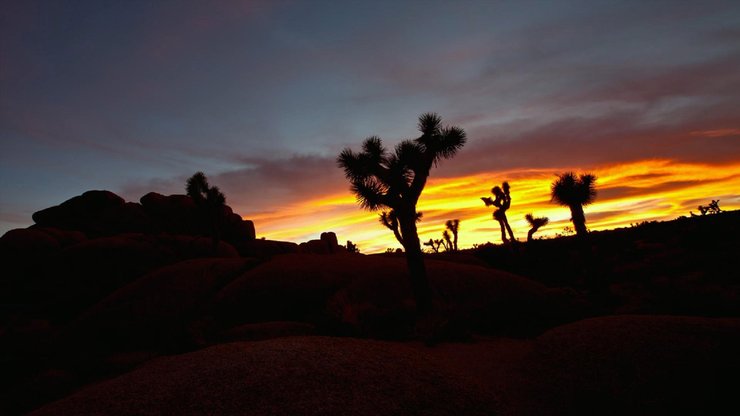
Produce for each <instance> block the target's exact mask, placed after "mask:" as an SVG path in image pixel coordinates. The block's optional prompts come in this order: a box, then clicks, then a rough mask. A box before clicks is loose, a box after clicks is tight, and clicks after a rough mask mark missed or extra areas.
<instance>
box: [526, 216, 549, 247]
mask: <svg viewBox="0 0 740 416" xmlns="http://www.w3.org/2000/svg"><path fill="white" fill-rule="evenodd" d="M524 219H525V220H527V222H528V223H529V226H530V227H532V228H530V229H529V232H527V241H532V240H533V239H534V237H533V236H534V233H536V232H537V230H539V229H540V227H544V226H545V225H547V223H548V222H550V219H549V218H547V217H534V216H533V215H532V213H529V214H527V215H525V216H524Z"/></svg>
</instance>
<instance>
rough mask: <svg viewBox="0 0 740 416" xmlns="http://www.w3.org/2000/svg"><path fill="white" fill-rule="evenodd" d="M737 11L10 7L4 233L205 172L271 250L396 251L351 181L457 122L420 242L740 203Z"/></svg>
mask: <svg viewBox="0 0 740 416" xmlns="http://www.w3.org/2000/svg"><path fill="white" fill-rule="evenodd" d="M739 22H740V2H738V1H665V2H664V1H619V2H617V1H605V2H602V1H596V0H588V1H541V2H540V1H511V2H505V1H484V0H481V1H397V0H396V1H339V0H335V1H318V0H316V1H314V0H312V1H208V2H205V1H184V0H180V1H154V2H145V1H110V2H107V1H63V2H60V1H49V2H44V1H41V2H39V1H32V0H18V1H3V2H2V3H0V234H1V233H4V232H5V231H7V230H9V229H12V228H18V227H27V226H29V225H31V224H32V220H31V214H32V213H33V212H34V211H37V210H40V209H43V208H46V207H48V206H51V205H56V204H59V203H61V202H62V201H64V200H66V199H69V198H71V197H73V196H75V195H79V194H81V193H83V192H84V191H86V190H90V189H108V190H111V191H113V192H116V193H118V194H119V195H121V196H123V197H124V198H125V199H127V200H129V201H138V200H139V198H140V197H141V196H142V195H144V194H146V193H147V192H149V191H155V192H160V193H163V194H173V193H184V183H185V180H186V178H187V177H189V176H190V175H192V174H193V173H194V172H196V171H203V172H204V173H205V174H206V175H207V176H208V178H209V180H210V182H211V184H213V185H218V186H219V187H220V188H221V189H222V190H223V191H224V193H225V194H226V198H227V203H228V204H229V205H231V206H232V207H233V208H234V210H235V211H236V212H238V213H239V214H241V215H242V216H243V217H244V218H248V219H252V220H254V222H255V227H256V230H257V235H258V237H266V238H268V239H278V240H288V241H295V242H301V241H306V240H308V239H311V238H317V237H318V235H319V234H320V233H321V232H322V231H334V232H336V233H337V235H338V237H339V240H340V242H341V243H344V242H345V241H346V240H352V241H354V242H355V243H357V244H358V245H359V247H360V249H361V250H362V251H363V252H376V251H383V250H385V248H386V247H399V244H398V243H397V242H395V240H394V238H393V236H392V234H391V233H390V232H389V231H388V230H387V229H384V228H383V227H382V226H381V225H380V224H379V223H378V221H377V213H371V212H366V211H361V210H360V208H359V207H358V206H357V204H356V203H355V200H354V197H353V195H352V194H351V193H350V192H349V184H348V182H347V181H346V179H345V178H344V177H343V174H342V171H341V170H340V169H339V168H338V167H337V165H336V156H337V155H338V154H339V152H340V151H341V150H342V149H343V148H345V147H351V148H354V149H358V148H359V146H360V144H361V142H362V140H363V139H364V138H366V137H368V136H372V135H378V136H380V137H382V138H383V140H384V142H385V143H386V145H387V146H388V147H391V146H392V145H393V144H395V143H397V142H399V141H400V140H402V139H408V138H415V137H417V131H416V120H417V117H418V116H419V115H420V114H422V113H424V112H437V113H439V114H440V115H441V116H442V117H443V120H444V122H445V123H447V124H451V125H457V126H460V127H462V128H463V129H465V131H466V132H467V135H468V143H467V144H466V146H465V147H464V148H463V149H462V151H461V152H460V153H459V154H458V155H457V156H456V157H455V158H454V159H451V160H445V161H443V162H442V163H441V164H440V165H439V166H438V167H437V168H435V169H434V170H433V171H432V177H431V181H430V182H429V183H428V185H427V187H426V189H425V191H424V193H423V194H422V198H421V201H420V203H419V207H418V208H419V210H421V211H423V212H424V221H423V222H421V223H420V225H419V226H420V235H421V238H422V239H423V240H428V239H429V238H439V237H440V236H441V233H442V230H443V229H444V222H445V220H447V219H453V218H458V219H460V220H461V226H460V245H461V246H462V247H469V246H472V245H473V244H475V243H484V242H486V241H491V242H500V233H499V230H498V224H497V223H495V222H494V221H493V220H492V218H491V209H489V208H487V207H485V206H484V205H483V203H482V202H481V201H480V199H479V198H480V197H482V196H490V189H491V187H492V186H494V185H497V184H500V183H501V182H502V181H504V180H508V181H509V182H510V184H511V186H512V199H513V201H512V207H511V209H510V210H509V212H508V216H509V219H510V222H511V224H512V226H513V228H514V232H515V234H517V237H519V239H522V240H523V239H525V238H526V231H527V227H526V225H525V222H524V219H523V217H524V215H525V214H526V213H528V212H533V213H534V214H535V215H536V216H548V217H549V218H550V220H551V223H550V225H548V226H547V227H545V228H543V229H542V230H541V231H540V233H539V234H538V235H542V236H552V235H554V234H556V233H562V232H563V228H564V227H565V226H566V225H569V223H568V220H569V218H570V213H569V211H568V210H567V209H566V208H562V207H558V206H556V205H553V204H551V203H550V196H549V186H550V183H551V182H552V180H553V178H554V176H555V174H556V173H558V172H562V171H566V170H574V171H577V172H585V171H588V172H593V173H595V174H596V175H597V176H598V178H599V179H598V182H597V189H598V191H599V194H598V197H597V200H596V203H594V204H593V205H590V206H588V207H587V208H586V218H587V221H588V223H587V225H588V227H589V228H590V229H592V230H600V229H609V228H615V227H623V226H629V224H630V223H635V222H639V221H644V220H664V219H673V218H676V217H678V216H681V215H688V213H689V211H690V210H693V211H694V212H697V210H696V206H697V205H699V204H706V203H708V202H710V201H711V200H712V199H719V200H720V206H721V207H722V208H723V209H738V208H740V23H739Z"/></svg>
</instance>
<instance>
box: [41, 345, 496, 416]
mask: <svg viewBox="0 0 740 416" xmlns="http://www.w3.org/2000/svg"><path fill="white" fill-rule="evenodd" d="M495 409H496V403H495V400H494V398H493V397H492V393H491V392H488V391H486V390H484V389H483V388H481V387H477V386H476V385H475V384H474V383H470V382H468V381H467V380H465V379H463V378H461V377H460V376H459V375H457V374H455V373H452V372H450V371H446V370H444V369H441V368H440V366H439V365H438V363H437V362H436V361H435V360H434V359H433V358H432V357H430V356H429V355H428V354H426V353H424V352H423V351H419V350H416V349H412V348H409V347H405V346H403V345H400V344H393V343H386V342H379V341H370V340H359V339H352V338H325V337H291V338H278V339H272V340H269V341H261V342H248V343H247V342H245V343H230V344H222V345H217V346H213V347H210V348H207V349H203V350H200V351H196V352H192V353H188V354H183V355H176V356H172V357H164V358H160V359H157V360H154V361H152V362H150V363H148V364H145V365H144V366H142V367H140V368H138V369H136V370H134V371H132V372H130V373H128V374H124V375H122V376H120V377H117V378H114V379H111V380H108V381H103V382H101V383H97V384H94V385H91V386H89V387H86V388H84V389H82V390H80V391H79V392H77V393H75V394H73V395H71V396H69V397H67V398H65V399H62V400H60V401H58V402H55V403H52V404H49V405H47V406H44V407H43V408H41V409H38V410H37V411H35V412H33V413H31V415H33V416H41V415H62V414H64V415H71V414H75V415H98V414H106V415H111V416H115V415H132V414H148V415H154V414H177V415H202V414H213V415H296V416H301V415H367V416H370V415H401V414H404V415H427V416H435V415H457V414H459V415H474V416H475V415H490V414H495V413H496V412H495Z"/></svg>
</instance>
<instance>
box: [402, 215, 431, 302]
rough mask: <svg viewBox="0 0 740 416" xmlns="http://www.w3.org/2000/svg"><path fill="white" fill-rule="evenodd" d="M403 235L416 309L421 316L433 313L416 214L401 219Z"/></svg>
mask: <svg viewBox="0 0 740 416" xmlns="http://www.w3.org/2000/svg"><path fill="white" fill-rule="evenodd" d="M399 223H400V226H401V233H402V234H403V248H404V250H405V251H406V264H407V265H408V267H409V275H410V278H411V288H412V290H413V292H414V297H415V298H416V302H417V305H416V308H417V310H418V312H419V314H421V315H425V314H427V313H428V312H430V311H431V307H432V302H431V291H430V288H429V281H428V279H427V271H426V266H425V265H424V258H423V255H422V251H421V245H420V242H419V234H418V232H417V230H416V220H415V213H413V210H412V214H411V215H408V214H407V215H403V216H401V217H399Z"/></svg>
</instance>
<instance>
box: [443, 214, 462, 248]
mask: <svg viewBox="0 0 740 416" xmlns="http://www.w3.org/2000/svg"><path fill="white" fill-rule="evenodd" d="M445 227H447V229H448V230H449V231H450V232H451V233H452V239H453V241H452V250H453V251H457V231H458V230H459V229H460V220H447V222H446V223H445Z"/></svg>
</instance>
